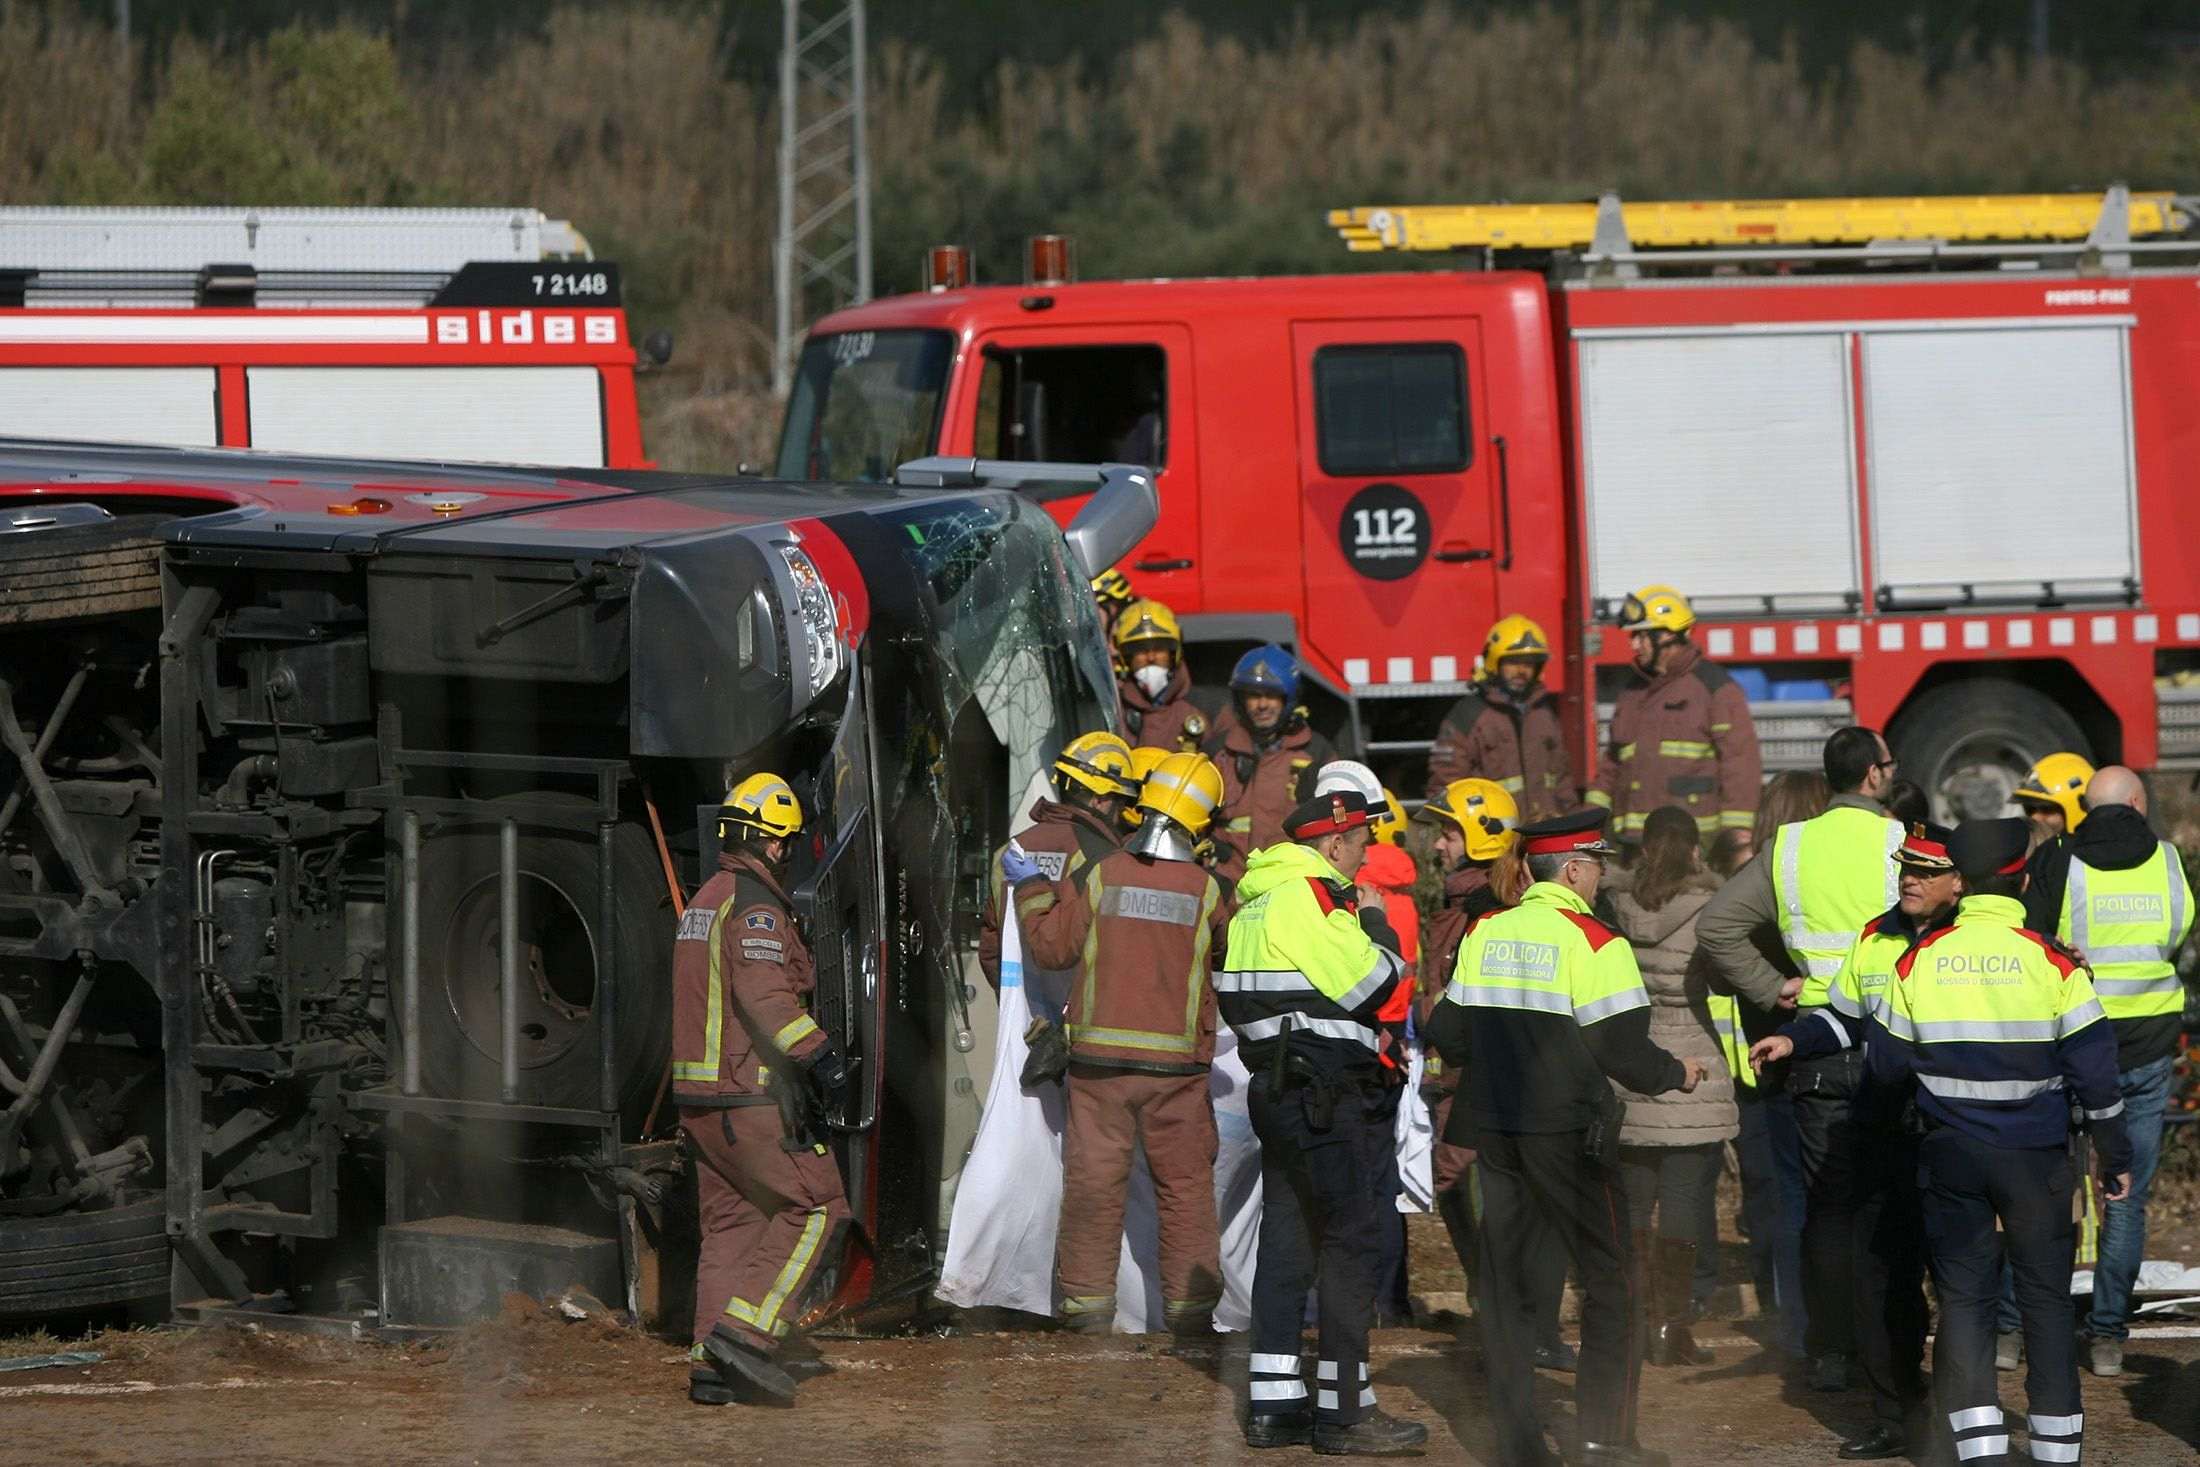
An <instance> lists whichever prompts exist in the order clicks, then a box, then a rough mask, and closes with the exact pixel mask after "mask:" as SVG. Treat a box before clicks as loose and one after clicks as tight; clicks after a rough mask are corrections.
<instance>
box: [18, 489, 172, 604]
mask: <svg viewBox="0 0 2200 1467" xmlns="http://www.w3.org/2000/svg"><path fill="white" fill-rule="evenodd" d="M174 518H176V517H175V516H174V515H168V514H130V515H122V516H120V517H118V518H115V519H111V520H102V521H99V522H98V523H95V524H86V525H68V524H61V525H55V526H54V527H53V528H51V529H34V530H30V531H27V532H17V533H13V534H0V626H29V625H33V624H45V623H49V622H60V621H77V620H81V619H82V618H85V617H97V616H118V615H121V614H123V613H125V612H131V611H158V610H159V609H160V543H161V542H160V527H161V526H162V525H165V524H167V523H168V522H169V521H170V520H172V519H174Z"/></svg>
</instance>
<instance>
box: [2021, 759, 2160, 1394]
mask: <svg viewBox="0 0 2200 1467" xmlns="http://www.w3.org/2000/svg"><path fill="white" fill-rule="evenodd" d="M2043 762H2044V761H2043ZM2083 799H2084V810H2083V817H2084V822H2085V823H2084V824H2083V825H2080V826H2077V828H2076V829H2075V830H2073V832H2072V833H2071V834H2070V835H2069V836H2068V837H2067V838H2066V839H2064V840H2060V841H2057V842H2056V843H2055V844H2054V845H2053V846H2052V847H2049V848H2046V849H2043V850H2041V851H2036V852H2034V853H2033V856H2032V861H2031V867H2030V872H2031V878H2030V879H2031V884H2030V886H2029V887H2028V888H2027V889H2026V891H2025V894H2024V912H2025V923H2024V925H2025V926H2027V927H2029V928H2031V929H2032V930H2033V931H2035V932H2052V933H2054V934H2055V936H2056V937H2058V938H2059V939H2061V940H2062V941H2063V942H2065V943H2067V944H2069V946H2070V947H2072V948H2073V949H2075V950H2076V951H2077V953H2078V955H2079V956H2080V957H2082V958H2084V959H2085V961H2086V966H2087V967H2088V968H2090V969H2092V971H2093V991H2094V993H2095V994H2096V995H2097V996H2098V997H2099V998H2100V1000H2101V1008H2102V1009H2103V1010H2104V1011H2105V1012H2106V1013H2107V1014H2108V1019H2109V1024H2110V1026H2111V1027H2112V1028H2113V1030H2114V1032H2115V1035H2116V1071H2117V1073H2116V1083H2117V1088H2118V1089H2119V1091H2120V1092H2121V1093H2122V1095H2123V1100H2124V1134H2125V1135H2127V1136H2128V1137H2130V1139H2131V1195H2130V1196H2129V1197H2127V1198H2125V1199H2124V1200H2123V1201H2121V1202H2111V1203H2109V1204H2108V1206H2107V1208H2106V1209H2105V1210H2104V1212H2103V1215H2102V1218H2101V1235H2100V1259H2099V1261H2098V1262H2097V1263H2096V1264H2095V1265H2094V1268H2093V1308H2092V1311H2091V1312H2090V1313H2089V1314H2088V1315H2087V1316H2086V1319H2085V1334H2086V1348H2087V1354H2088V1357H2089V1358H2088V1361H2087V1363H2088V1365H2089V1366H2090V1367H2091V1369H2092V1371H2093V1373H2094V1374H2095V1375H2121V1374H2123V1369H2124V1341H2125V1340H2126V1339H2128V1338H2130V1336H2131V1286H2132V1283H2133V1281H2134V1280H2135V1279H2136V1278H2137V1276H2138V1271H2139V1260H2140V1259H2141V1258H2143V1257H2144V1256H2145V1252H2144V1250H2145V1248H2146V1231H2147V1191H2148V1188H2149V1187H2150V1186H2151V1184H2152V1183H2153V1181H2154V1168H2155V1165H2156V1164H2157V1163H2158V1162H2159V1161H2160V1160H2161V1156H2162V1115H2163V1112H2164V1110H2165V1109H2166V1108H2167V1107H2168V1104H2169V1092H2170V1086H2171V1068H2172V1066H2173V1064H2174V1062H2175V1056H2176V1054H2177V1051H2178V1047H2179V1046H2178V1040H2179V1035H2180V1031H2181V1029H2182V1027H2183V1013H2184V1007H2185V986H2184V984H2183V982H2182V981H2180V980H2179V978H2178V976H2177V965H2176V957H2177V952H2178V950H2179V949H2180V948H2182V947H2183V946H2184V944H2185V939H2186V938H2187V937H2189V936H2190V935H2191V933H2192V922H2193V905H2192V889H2191V888H2190V886H2188V885H2187V884H2186V881H2185V870H2184V862H2183V861H2182V860H2181V859H2180V858H2179V856H2178V852H2177V848H2176V847H2175V846H2173V845H2171V844H2170V843H2169V842H2167V841H2165V840H2162V839H2161V838H2160V837H2158V836H2156V835H2155V833H2154V831H2153V830H2152V829H2151V828H2150V827H2149V826H2148V824H2147V791H2146V785H2145V784H2144V783H2143V782H2141V780H2140V778H2139V776H2138V775H2137V774H2135V773H2133V772H2132V771H2131V770H2129V769H2126V768H2124V767H2123V766H2122V765H2120V764H2111V765H2109V766H2108V767H2107V768H2106V769H2103V770H2101V771H2100V773H2098V774H2096V775H2094V776H2093V777H2092V779H2091V780H2090V781H2089V782H2088V783H2087V785H2086V790H2085V795H2084V797H2083Z"/></svg>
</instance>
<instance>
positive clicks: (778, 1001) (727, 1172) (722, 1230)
mask: <svg viewBox="0 0 2200 1467" xmlns="http://www.w3.org/2000/svg"><path fill="white" fill-rule="evenodd" d="M801 829H802V805H801V802H800V801H798V800H797V799H796V798H795V795H794V791H793V790H792V789H790V788H788V785H787V782H786V781H785V780H784V779H781V778H780V777H779V776H778V775H776V774H755V775H751V776H749V778H747V779H745V780H743V781H742V782H741V783H740V784H739V785H737V786H735V788H734V790H733V792H732V793H731V794H729V795H727V796H726V802H725V804H724V805H723V806H721V807H720V809H719V814H718V834H719V839H720V841H721V843H722V844H723V847H724V849H723V851H722V853H721V854H720V856H719V858H718V874H717V875H716V876H713V877H712V878H711V879H710V880H709V881H707V882H705V883H704V885H703V888H702V890H700V891H698V892H697V893H696V894H695V897H694V900H693V901H691V902H690V903H689V904H688V908H687V910H686V911H685V912H683V913H682V914H681V916H680V934H679V939H678V941H676V942H675V943H674V944H673V957H672V985H673V999H672V1094H673V1099H674V1102H675V1103H676V1104H677V1105H678V1106H679V1108H680V1130H681V1132H682V1134H683V1135H684V1136H685V1138H686V1141H687V1146H688V1150H689V1151H690V1153H692V1154H693V1156H694V1157H695V1176H696V1202H697V1210H698V1212H699V1214H700V1220H701V1224H702V1234H703V1237H702V1248H701V1251H700V1254H699V1255H698V1257H697V1259H696V1265H695V1364H694V1367H693V1369H692V1370H691V1371H690V1373H689V1376H688V1396H689V1398H690V1399H692V1400H694V1401H697V1402H700V1403H702V1404H704V1405H711V1406H722V1405H725V1404H727V1403H728V1402H731V1401H736V1400H748V1401H766V1402H776V1403H780V1404H784V1403H786V1402H789V1401H792V1400H793V1399H794V1393H795V1382H794V1378H793V1377H792V1376H790V1375H789V1374H788V1373H787V1372H786V1371H785V1370H784V1369H783V1368H781V1366H780V1365H779V1363H778V1356H779V1352H780V1345H781V1342H782V1341H783V1340H784V1339H785V1338H786V1335H787V1329H788V1326H789V1325H790V1324H791V1323H792V1322H793V1320H794V1319H795V1318H796V1317H797V1316H798V1315H799V1314H800V1313H801V1312H802V1311H803V1309H804V1308H805V1307H806V1305H807V1303H808V1301H807V1300H806V1298H805V1291H806V1290H807V1289H808V1287H809V1285H810V1284H811V1282H812V1281H813V1280H814V1279H815V1278H816V1276H817V1273H818V1270H819V1269H820V1268H821V1267H822V1266H824V1265H825V1264H827V1263H829V1262H830V1261H831V1260H832V1259H833V1258H834V1256H835V1255H836V1254H837V1253H838V1251H839V1248H840V1238H841V1233H842V1231H843V1230H844V1229H845V1227H846V1224H847V1221H848V1202H847V1198H846V1195H845V1194H844V1193H843V1191H842V1190H841V1181H840V1169H839V1167H838V1165H837V1164H836V1163H835V1162H834V1160H833V1157H832V1154H831V1152H829V1151H828V1150H827V1149H826V1148H825V1145H824V1144H823V1142H822V1141H820V1140H819V1139H818V1137H817V1135H816V1134H815V1128H814V1126H813V1124H812V1121H811V1117H813V1116H814V1115H815V1114H816V1113H817V1110H818V1109H819V1108H820V1107H822V1108H823V1109H825V1110H837V1109H838V1108H839V1105H840V1100H841V1097H842V1093H843V1092H844V1090H845V1088H846V1085H847V1067H846V1065H845V1064H844V1063H843V1061H842V1060H841V1057H840V1055H839V1054H838V1053H837V1052H835V1050H834V1049H833V1046H832V1041H831V1040H830V1039H829V1038H828V1037H827V1036H826V1034H825V1031H824V1030H822V1029H820V1028H819V1027H818V1025H817V1021H816V1020H815V1019H812V1018H811V1017H810V1015H809V1011H808V1009H807V1008H806V1006H805V1004H806V1000H807V999H808V997H809V994H810V990H811V988H812V986H813V985H814V984H815V982H816V978H815V974H814V971H813V969H812V967H811V964H810V950H809V948H808V947H807V946H806V945H805V944H804V943H803V940H802V936H801V934H800V933H799V932H797V931H796V930H795V925H794V920H793V915H792V913H791V912H790V911H789V909H788V906H787V894H786V891H785V889H784V888H783V887H782V886H781V885H780V877H781V873H782V872H783V871H784V870H785V863H786V857H787V851H788V846H789V843H790V842H791V841H792V839H793V838H794V836H795V835H797V834H798V833H800V831H801Z"/></svg>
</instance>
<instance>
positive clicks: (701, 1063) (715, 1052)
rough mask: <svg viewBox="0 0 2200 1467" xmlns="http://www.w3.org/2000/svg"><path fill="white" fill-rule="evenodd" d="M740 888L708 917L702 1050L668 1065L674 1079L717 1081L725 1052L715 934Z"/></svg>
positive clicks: (722, 982)
mask: <svg viewBox="0 0 2200 1467" xmlns="http://www.w3.org/2000/svg"><path fill="white" fill-rule="evenodd" d="M740 894H741V893H740V889H739V888H738V887H736V888H735V889H734V890H732V891H729V892H727V893H726V899H725V901H723V902H721V903H720V904H719V906H718V910H717V911H716V912H715V913H713V914H712V917H711V924H710V936H709V938H708V939H707V940H708V941H709V943H710V966H709V970H708V976H707V977H706V978H705V980H704V984H705V990H706V991H705V992H704V995H703V1048H704V1050H705V1051H706V1053H705V1056H704V1058H702V1059H699V1060H682V1059H676V1060H674V1061H673V1062H672V1078H673V1079H674V1080H693V1081H695V1082H696V1083H698V1084H704V1085H707V1084H711V1083H714V1082H715V1081H716V1080H717V1079H718V1066H719V1064H720V1062H721V1061H722V1060H723V1059H724V1057H725V1050H726V995H725V987H726V982H725V971H724V969H725V962H724V958H723V956H722V955H721V954H720V952H719V949H718V933H719V930H720V929H721V928H723V927H724V926H725V923H726V918H727V917H728V916H730V915H731V914H732V912H733V904H734V901H735V899H736V898H738V897H739V896H740Z"/></svg>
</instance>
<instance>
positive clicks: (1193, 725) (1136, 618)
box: [1113, 600, 1207, 754]
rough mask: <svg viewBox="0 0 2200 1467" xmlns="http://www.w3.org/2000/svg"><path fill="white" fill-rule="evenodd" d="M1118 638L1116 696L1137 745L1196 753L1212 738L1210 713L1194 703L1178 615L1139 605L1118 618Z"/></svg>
mask: <svg viewBox="0 0 2200 1467" xmlns="http://www.w3.org/2000/svg"><path fill="white" fill-rule="evenodd" d="M1113 639H1114V642H1115V662H1116V666H1117V667H1118V668H1119V669H1121V671H1120V674H1119V676H1118V679H1117V683H1116V698H1117V701H1118V702H1119V703H1120V704H1121V706H1122V710H1123V731H1124V733H1125V734H1126V735H1127V736H1128V737H1129V740H1130V744H1131V747H1132V748H1134V749H1136V748H1154V749H1161V750H1165V751H1166V752H1169V753H1172V754H1173V753H1178V752H1182V751H1196V750H1197V749H1198V748H1199V746H1200V745H1201V744H1202V743H1203V742H1205V741H1206V738H1207V715H1206V713H1205V711H1204V710H1202V709H1201V708H1200V707H1199V705H1198V704H1197V703H1195V702H1194V701H1193V699H1192V674H1191V671H1190V669H1188V668H1186V667H1185V666H1184V635H1183V633H1182V632H1181V631H1180V630H1179V629H1178V627H1177V621H1176V613H1175V612H1173V611H1171V610H1169V608H1168V607H1166V606H1164V605H1163V604H1162V603H1160V602H1159V601H1152V600H1142V601H1133V602H1132V603H1131V604H1130V605H1129V606H1127V607H1125V608H1124V609H1123V614H1122V615H1121V616H1118V617H1117V618H1116V619H1115V631H1114V634H1113Z"/></svg>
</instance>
